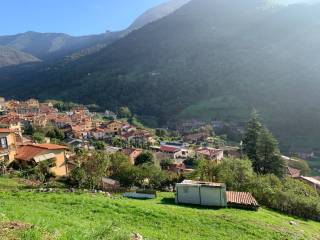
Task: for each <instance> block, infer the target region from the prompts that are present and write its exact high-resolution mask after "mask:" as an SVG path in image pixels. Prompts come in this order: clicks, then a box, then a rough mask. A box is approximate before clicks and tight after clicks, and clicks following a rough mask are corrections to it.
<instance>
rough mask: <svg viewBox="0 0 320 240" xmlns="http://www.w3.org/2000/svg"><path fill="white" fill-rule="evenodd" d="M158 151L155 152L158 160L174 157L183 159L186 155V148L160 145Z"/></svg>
mask: <svg viewBox="0 0 320 240" xmlns="http://www.w3.org/2000/svg"><path fill="white" fill-rule="evenodd" d="M159 151H160V152H158V153H156V158H157V159H158V160H163V159H175V160H179V159H181V160H184V159H187V157H188V150H187V149H185V148H177V147H171V146H164V145H162V146H160V149H159Z"/></svg>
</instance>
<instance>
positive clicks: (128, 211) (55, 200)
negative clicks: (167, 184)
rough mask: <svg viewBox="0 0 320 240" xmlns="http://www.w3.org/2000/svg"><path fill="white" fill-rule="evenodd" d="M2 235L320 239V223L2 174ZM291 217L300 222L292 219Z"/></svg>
mask: <svg viewBox="0 0 320 240" xmlns="http://www.w3.org/2000/svg"><path fill="white" fill-rule="evenodd" d="M0 190H1V192H0V239H4V240H7V239H10V240H11V239H50V240H51V239H90V240H91V239H130V238H129V236H130V234H132V233H139V234H141V235H142V236H143V237H144V238H145V239H170V240H173V239H177V240H183V239H186V240H187V239H188V240H190V239H195V240H196V239H245V240H247V239H320V223H316V222H313V221H304V220H301V219H294V218H292V217H289V216H286V215H282V214H279V213H276V212H273V211H269V210H266V209H260V210H259V211H258V212H252V211H246V210H237V209H219V210H217V209H207V208H197V207H191V206H177V205H175V204H174V201H173V194H170V193H161V194H159V196H158V198H157V199H155V200H132V199H126V198H122V197H120V196H113V197H111V198H109V197H107V196H105V195H102V194H90V193H82V194H76V193H62V192H61V193H37V192H33V191H30V190H28V189H26V188H25V187H24V186H23V185H21V184H19V183H17V181H16V180H13V179H7V178H0ZM290 221H294V222H295V223H296V224H294V225H290V223H289V222H290Z"/></svg>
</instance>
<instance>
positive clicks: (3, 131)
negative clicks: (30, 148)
mask: <svg viewBox="0 0 320 240" xmlns="http://www.w3.org/2000/svg"><path fill="white" fill-rule="evenodd" d="M16 150H17V140H16V134H15V132H14V131H13V130H12V129H9V128H0V161H4V162H5V163H11V162H12V161H14V156H15V154H16Z"/></svg>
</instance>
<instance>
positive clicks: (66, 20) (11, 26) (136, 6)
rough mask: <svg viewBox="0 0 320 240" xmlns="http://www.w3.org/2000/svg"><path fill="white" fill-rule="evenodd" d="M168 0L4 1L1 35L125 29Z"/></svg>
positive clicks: (80, 32)
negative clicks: (136, 19) (140, 16)
mask: <svg viewBox="0 0 320 240" xmlns="http://www.w3.org/2000/svg"><path fill="white" fill-rule="evenodd" d="M166 1H167V0H1V14H0V35H11V34H16V33H22V32H26V31H36V32H63V33H67V34H71V35H76V36H79V35H87V34H95V33H102V32H105V31H106V30H111V31H114V30H123V29H125V28H126V27H128V26H129V25H130V24H131V23H132V22H133V21H134V19H135V18H136V17H138V16H139V15H140V14H142V13H143V12H144V11H145V10H147V9H149V8H151V7H154V6H156V5H159V4H161V3H163V2H166Z"/></svg>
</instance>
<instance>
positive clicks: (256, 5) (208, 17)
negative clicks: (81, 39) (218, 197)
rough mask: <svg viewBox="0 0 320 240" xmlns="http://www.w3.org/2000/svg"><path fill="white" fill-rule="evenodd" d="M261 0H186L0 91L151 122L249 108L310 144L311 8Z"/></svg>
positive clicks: (287, 136) (313, 105)
mask: <svg viewBox="0 0 320 240" xmlns="http://www.w3.org/2000/svg"><path fill="white" fill-rule="evenodd" d="M268 6H269V5H266V1H263V0H243V1H231V0H192V1H191V2H189V3H187V4H186V5H184V6H182V7H181V8H180V9H179V10H177V11H176V12H174V13H173V14H171V15H169V16H167V17H165V18H162V19H160V20H159V21H156V22H153V23H151V24H148V25H147V26H145V27H143V28H141V29H139V30H137V31H134V32H132V33H130V34H129V35H127V36H126V37H124V38H122V39H120V40H118V41H117V42H115V43H114V44H111V45H110V46H108V47H106V48H104V49H103V50H101V51H99V52H98V53H96V54H92V55H90V56H87V57H83V58H81V59H79V60H78V61H75V62H72V63H69V64H60V65H57V66H54V67H51V68H49V69H46V70H42V71H40V72H37V73H33V74H32V75H31V76H30V75H29V76H25V77H20V78H19V79H16V81H11V82H10V84H8V83H7V85H8V87H7V88H6V87H4V88H2V89H1V90H0V95H7V96H10V95H16V94H17V92H18V91H19V92H21V93H23V96H22V97H30V96H35V97H41V98H62V99H65V100H73V101H80V102H83V103H97V104H99V105H101V106H102V107H107V108H116V107H117V106H121V105H128V106H129V107H130V108H131V109H132V110H133V111H134V112H136V113H138V114H140V115H142V116H149V117H150V116H151V117H154V118H156V119H157V120H158V122H159V124H160V125H161V124H165V123H166V122H167V121H168V120H172V119H175V118H179V117H184V118H193V117H201V118H206V119H226V120H233V121H242V120H244V119H246V118H247V117H248V113H249V112H250V111H251V109H252V108H256V109H257V110H258V111H260V112H261V114H262V115H263V117H264V119H265V120H266V123H267V125H268V127H270V128H271V129H272V130H273V131H274V133H275V135H277V137H280V139H281V140H282V141H284V142H289V143H290V142H292V140H294V141H296V140H297V139H298V140H299V139H300V140H301V142H302V143H308V144H309V143H310V142H311V143H315V144H314V145H315V146H317V143H316V141H317V140H318V136H320V129H319V128H318V127H317V126H318V123H319V122H320V105H319V104H318V99H319V97H320V82H319V71H320V70H319V67H318V65H319V64H320V55H319V54H317V53H318V52H319V50H320V45H319V44H318V43H319V40H320V32H319V31H318V30H319V29H318V28H319V23H320V19H319V18H318V17H317V16H319V14H320V7H319V5H312V6H310V5H291V6H289V7H280V6H277V7H272V8H270V7H268ZM0 81H1V80H0ZM15 84H17V85H15ZM13 86H14V87H13ZM319 140H320V139H319ZM300 144H301V143H300ZM309 146H310V145H309Z"/></svg>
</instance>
